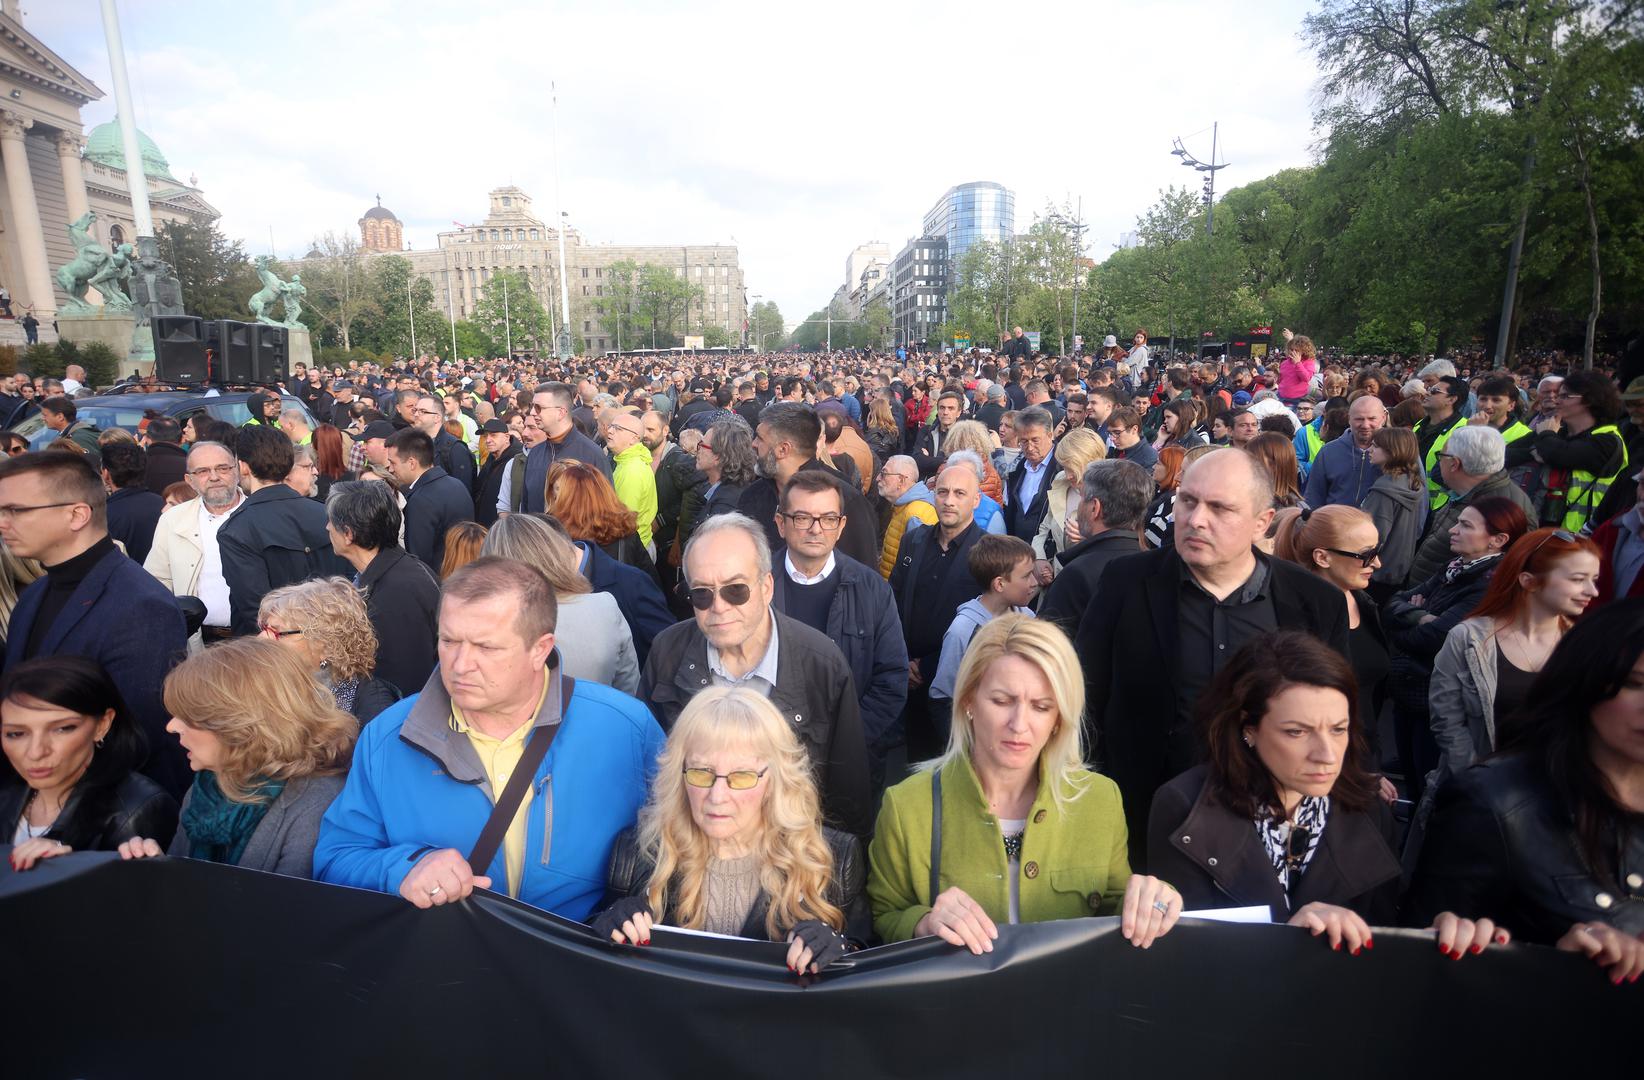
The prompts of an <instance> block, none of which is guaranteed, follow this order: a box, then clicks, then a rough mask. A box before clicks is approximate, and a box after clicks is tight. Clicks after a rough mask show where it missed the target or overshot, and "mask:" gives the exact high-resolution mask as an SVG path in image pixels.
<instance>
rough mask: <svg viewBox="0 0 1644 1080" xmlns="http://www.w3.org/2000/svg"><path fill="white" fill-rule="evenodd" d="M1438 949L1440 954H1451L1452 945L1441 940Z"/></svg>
mask: <svg viewBox="0 0 1644 1080" xmlns="http://www.w3.org/2000/svg"><path fill="white" fill-rule="evenodd" d="M1438 951H1439V955H1440V956H1449V955H1450V947H1449V946H1448V945H1446V944H1444V942H1442V941H1441V942H1439V947H1438Z"/></svg>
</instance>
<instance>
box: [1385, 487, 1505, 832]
mask: <svg viewBox="0 0 1644 1080" xmlns="http://www.w3.org/2000/svg"><path fill="white" fill-rule="evenodd" d="M1529 528H1530V521H1529V519H1528V518H1526V517H1525V516H1524V511H1523V510H1522V509H1520V508H1519V505H1518V504H1517V503H1516V502H1514V501H1513V500H1511V499H1507V498H1502V497H1499V496H1492V497H1490V498H1487V499H1480V500H1478V501H1477V502H1475V503H1471V504H1470V505H1468V507H1467V509H1465V510H1463V511H1462V512H1461V516H1460V517H1459V518H1457V519H1456V523H1455V525H1454V526H1452V527H1451V529H1450V550H1451V552H1453V553H1454V555H1455V558H1453V559H1451V560H1450V562H1449V564H1448V565H1447V566H1445V567H1444V569H1442V570H1440V571H1439V572H1438V573H1436V574H1434V575H1433V576H1432V577H1430V578H1428V579H1427V580H1426V581H1423V582H1422V583H1421V584H1419V585H1417V586H1416V587H1415V588H1413V589H1406V590H1405V591H1403V592H1401V593H1399V594H1397V595H1396V596H1394V597H1393V598H1392V599H1391V600H1389V601H1387V604H1386V606H1385V607H1384V608H1383V609H1382V626H1383V628H1384V629H1385V630H1386V631H1387V638H1388V640H1389V641H1390V642H1391V643H1392V645H1393V647H1394V648H1395V649H1396V650H1397V653H1396V654H1395V655H1394V657H1393V668H1392V682H1391V687H1392V691H1393V730H1394V733H1395V735H1396V737H1397V739H1398V746H1399V761H1400V764H1401V766H1402V771H1403V774H1404V782H1405V785H1406V787H1407V788H1408V789H1409V790H1408V792H1407V795H1408V797H1409V798H1410V799H1412V800H1414V801H1417V802H1419V801H1420V800H1421V792H1422V789H1423V787H1424V786H1425V783H1426V776H1427V774H1428V772H1430V771H1431V770H1432V769H1434V768H1436V767H1437V766H1438V763H1439V753H1438V743H1437V742H1435V741H1434V739H1433V733H1432V729H1431V727H1430V726H1429V724H1428V706H1427V684H1428V680H1429V679H1430V678H1431V676H1432V673H1433V662H1434V660H1435V659H1436V658H1437V657H1438V652H1439V649H1440V648H1442V647H1443V645H1444V639H1445V636H1446V635H1447V634H1449V633H1450V628H1451V627H1453V626H1455V625H1456V624H1457V623H1459V622H1461V620H1462V619H1464V618H1466V617H1467V616H1468V615H1470V614H1471V613H1472V611H1473V609H1474V608H1475V607H1477V606H1478V602H1479V600H1481V599H1482V598H1483V597H1484V590H1485V588H1486V587H1487V586H1488V585H1489V584H1490V575H1491V574H1493V573H1494V572H1495V569H1496V566H1497V564H1498V563H1500V562H1501V553H1502V552H1503V551H1506V550H1507V549H1508V548H1510V547H1512V546H1513V542H1514V541H1515V540H1517V539H1518V538H1519V537H1521V536H1523V535H1524V534H1525V532H1527V531H1528V530H1529Z"/></svg>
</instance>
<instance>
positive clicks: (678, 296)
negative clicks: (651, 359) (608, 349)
mask: <svg viewBox="0 0 1644 1080" xmlns="http://www.w3.org/2000/svg"><path fill="white" fill-rule="evenodd" d="M701 299H702V289H701V287H700V286H697V285H692V284H691V283H690V282H688V281H686V280H685V278H684V277H683V276H681V275H680V274H678V273H676V272H675V271H674V269H673V268H671V267H667V266H654V265H652V264H650V263H644V264H639V263H635V262H634V261H633V260H631V259H624V260H622V261H620V262H617V263H615V264H613V265H611V266H610V267H608V268H606V271H605V295H604V296H603V297H601V298H599V299H597V300H595V301H594V302H593V304H592V305H591V309H592V313H593V314H594V316H595V317H596V318H598V319H599V321H600V324H601V325H602V326H604V328H605V330H606V332H607V333H608V334H609V335H610V337H611V341H612V344H613V345H616V344H617V343H619V342H620V343H621V347H622V348H624V349H650V348H657V349H667V348H672V347H674V346H676V345H679V344H681V341H682V339H683V335H684V333H685V329H684V328H685V319H686V315H687V313H688V312H689V309H690V306H691V304H693V303H696V302H699V301H701Z"/></svg>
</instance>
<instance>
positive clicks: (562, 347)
mask: <svg viewBox="0 0 1644 1080" xmlns="http://www.w3.org/2000/svg"><path fill="white" fill-rule="evenodd" d="M548 93H549V94H550V95H552V100H553V109H552V113H553V120H554V209H555V210H556V211H558V212H559V222H558V225H559V228H558V229H556V230H555V232H557V233H558V234H559V333H558V334H556V335H555V337H554V351H555V353H556V354H557V355H558V356H559V359H560V362H561V363H563V362H565V361H567V360H569V359H571V352H572V350H571V287H570V285H569V283H568V282H567V281H566V277H565V211H564V210H562V209H560V207H561V205H562V204H561V203H560V193H559V92H558V90H557V89H555V87H554V84H553V83H549V84H548ZM653 345H654V343H653Z"/></svg>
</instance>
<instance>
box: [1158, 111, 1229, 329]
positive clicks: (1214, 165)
mask: <svg viewBox="0 0 1644 1080" xmlns="http://www.w3.org/2000/svg"><path fill="white" fill-rule="evenodd" d="M1220 133H1221V122H1220V121H1215V122H1213V123H1211V125H1210V160H1209V161H1200V160H1199V159H1198V158H1196V157H1194V156H1193V155H1192V154H1190V153H1188V152H1187V147H1186V146H1184V145H1182V140H1181V139H1180V138H1178V139H1176V140H1175V144H1176V145H1175V149H1173V150H1171V151H1170V152H1171V153H1172V154H1173V155H1175V156H1176V157H1178V158H1180V159H1181V162H1182V164H1183V165H1184V166H1186V167H1187V168H1190V169H1194V170H1196V171H1198V172H1201V173H1204V174H1205V177H1204V188H1203V192H1202V194H1201V195H1200V196H1199V201H1200V202H1202V203H1203V204H1204V237H1205V248H1206V252H1205V254H1206V258H1205V263H1204V266H1203V267H1202V268H1201V273H1200V275H1199V339H1198V342H1197V343H1196V345H1195V347H1194V353H1195V354H1197V352H1198V350H1199V349H1201V348H1203V347H1204V323H1205V321H1206V319H1207V318H1208V314H1207V309H1208V304H1209V293H1210V259H1209V257H1208V256H1209V247H1210V241H1211V239H1212V238H1213V237H1214V236H1215V222H1214V218H1213V216H1212V215H1213V214H1214V213H1215V207H1216V173H1218V172H1219V171H1221V170H1222V169H1225V168H1227V166H1228V165H1229V162H1226V161H1222V162H1218V161H1217V160H1216V156H1217V153H1218V146H1217V141H1218V137H1219V136H1220ZM1201 134H1203V132H1202V131H1201Z"/></svg>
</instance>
